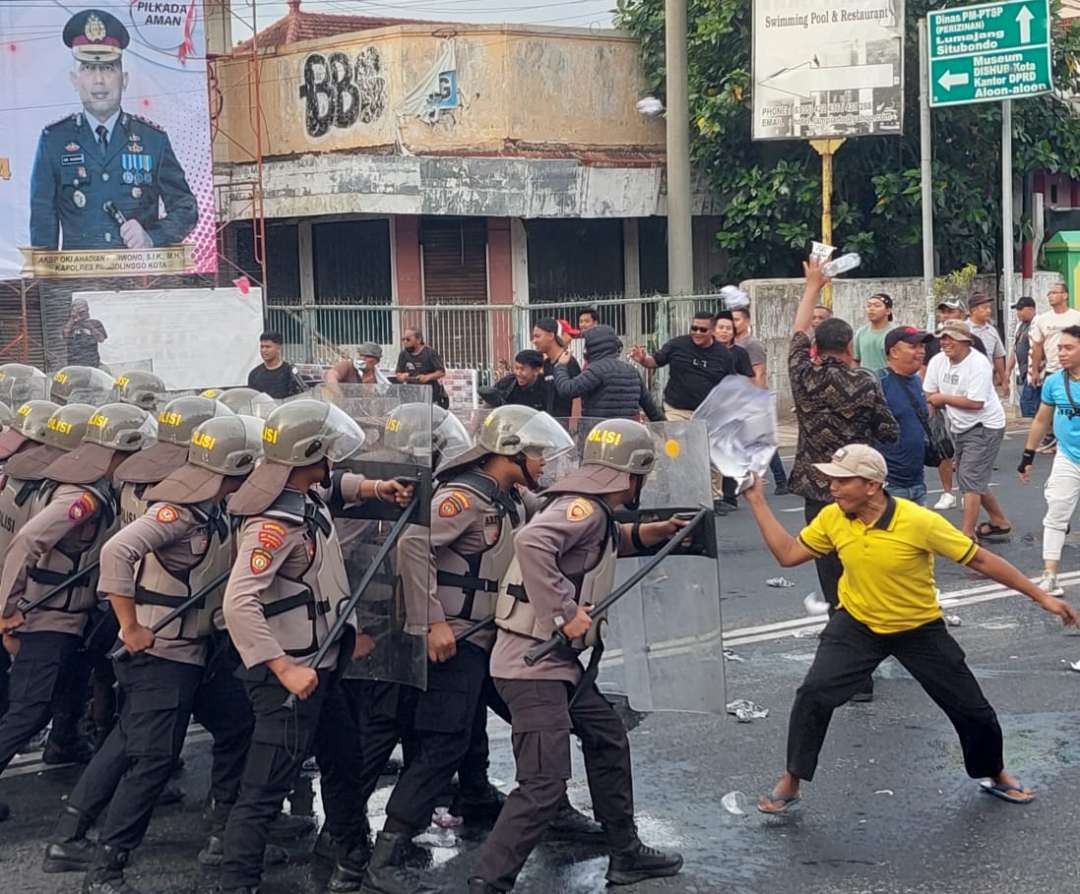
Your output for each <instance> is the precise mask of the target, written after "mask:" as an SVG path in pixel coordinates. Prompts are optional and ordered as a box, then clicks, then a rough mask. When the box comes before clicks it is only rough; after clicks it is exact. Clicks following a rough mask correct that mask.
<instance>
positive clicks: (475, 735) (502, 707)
mask: <svg viewBox="0 0 1080 894" xmlns="http://www.w3.org/2000/svg"><path fill="white" fill-rule="evenodd" d="M489 663H490V662H489ZM488 708H490V709H491V710H492V711H494V712H495V713H496V714H497V715H498V716H499V717H501V718H502V719H503V720H505V721H506V722H507V723H510V708H509V707H507V704H506V702H505V701H503V697H502V696H501V695H499V690H498V689H496V688H495V681H494V680H492V679H491V675H490V673H488V674H485V676H484V690H483V692H482V693H481V696H480V705H479V706H478V707H477V709H476V714H475V716H474V717H473V728H472V736H471V737H470V738H469V749H468V751H466V752H465V757H464V758H462V760H461V766H460V767H458V780H459V781H460V783H461V789H462V790H463V791H468V790H469V789H472V790H473V791H479V790H480V789H485V788H486V787H487V786H488V785H489V784H490V781H491V780H490V779H489V778H488V767H489V766H490V765H491V747H490V743H489V742H488V732H487V724H488V715H487V712H488Z"/></svg>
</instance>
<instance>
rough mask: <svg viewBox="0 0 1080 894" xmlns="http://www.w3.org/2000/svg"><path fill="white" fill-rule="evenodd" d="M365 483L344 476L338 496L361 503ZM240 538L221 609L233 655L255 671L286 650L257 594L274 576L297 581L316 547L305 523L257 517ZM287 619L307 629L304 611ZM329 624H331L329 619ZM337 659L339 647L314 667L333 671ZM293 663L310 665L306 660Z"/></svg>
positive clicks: (250, 520)
mask: <svg viewBox="0 0 1080 894" xmlns="http://www.w3.org/2000/svg"><path fill="white" fill-rule="evenodd" d="M363 481H364V476H363V475H356V474H352V473H349V474H346V475H343V476H342V478H341V493H342V497H343V498H344V500H345V503H346V504H348V503H358V502H360V484H361V482H363ZM315 490H316V492H317V493H319V494H320V496H322V497H324V498H325V497H327V496H328V493H327V491H326V490H325V488H316V489H315ZM238 539H239V547H238V549H237V554H236V562H235V563H234V564H233V568H232V573H231V574H230V575H229V582H228V584H227V586H226V587H225V596H224V604H223V606H222V610H223V612H224V614H225V626H226V628H227V629H228V631H229V636H230V637H231V639H232V641H233V645H234V646H236V651H237V652H239V653H240V659H241V660H242V661H243V662H244V666H245V667H247V668H253V667H255V666H256V665H259V664H264V663H266V662H267V661H273V660H274V659H275V658H281V657H283V656H284V655H285V650H284V649H283V648H282V647H281V644H280V643H278V641H277V639H276V638H275V637H274V634H273V632H272V631H271V630H270V625H269V624H268V623H267V620H266V616H265V615H264V614H263V609H262V603H261V602H260V600H259V596H260V595H261V594H262V593H264V592H265V591H266V590H267V588H268V587H269V586H270V585H271V584H272V583H273V582H274V578H275V577H276V576H277V575H278V574H281V575H282V576H284V577H287V578H291V579H293V580H299V579H300V577H301V575H303V574H304V572H305V571H306V570H307V568H308V566H309V565H310V564H311V561H312V559H313V558H314V557H315V550H316V549H317V543H316V541H315V539H314V538H313V537H312V536H311V535H310V534H309V533H308V530H307V527H306V526H305V525H302V524H293V523H290V522H287V521H284V520H282V519H278V518H269V517H266V516H260V515H255V516H251V517H250V518H247V519H245V520H244V524H243V526H242V527H241V529H240V535H239V538H238ZM334 595H340V594H330V593H321V594H320V593H316V594H315V598H316V600H320V599H328V598H331V597H333V596H334ZM288 615H290V616H291V617H290V618H289V620H290V621H294V623H297V624H301V625H304V627H305V629H309V628H310V626H311V621H310V620H309V619H308V616H307V613H306V612H303V611H294V612H289V613H288ZM327 621H328V623H329V624H332V623H333V619H332V618H330V617H329V616H328V618H327ZM337 658H338V646H337V645H336V644H335V645H334V646H331V647H330V649H329V650H327V653H326V656H325V657H324V658H323V660H322V662H321V663H320V664H319V665H318V669H319V670H322V669H325V668H332V667H336V666H337ZM294 660H295V661H296V662H297V663H299V664H308V665H310V656H309V657H306V658H296V659H294Z"/></svg>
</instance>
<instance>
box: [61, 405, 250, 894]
mask: <svg viewBox="0 0 1080 894" xmlns="http://www.w3.org/2000/svg"><path fill="white" fill-rule="evenodd" d="M181 400H184V401H188V402H196V401H201V402H203V403H207V404H210V403H212V402H211V401H206V400H205V399H201V398H183V399H181ZM175 404H177V402H176V401H174V402H173V405H175ZM194 409H196V410H197V409H198V406H197V405H196V406H195V407H194ZM207 412H209V413H210V414H213V412H214V408H213V407H210V408H208V409H207ZM162 415H163V416H165V415H166V414H164V413H163V414H162ZM173 415H174V417H176V416H180V415H182V414H181V413H180V412H179V411H177V410H174V414H173ZM177 421H178V422H179V425H178V426H174V427H178V428H182V426H183V420H182V419H180V420H177ZM257 422H258V420H251V423H257ZM251 423H249V422H247V421H245V420H244V419H243V418H241V417H238V416H235V415H227V416H220V417H216V418H214V417H211V418H209V419H207V420H206V421H204V422H203V423H202V424H200V425H199V426H198V427H196V428H195V430H194V431H193V432H192V433H191V435H190V441H191V446H190V450H189V454H188V461H187V463H186V464H184V465H182V466H181V467H180V468H178V469H176V470H175V471H173V472H172V473H171V474H170V475H168V477H166V478H165V479H164V480H163V481H161V482H160V483H158V484H156V485H154V486H153V487H151V488H150V489H149V490H148V491H147V492H146V494H145V498H146V500H147V504H148V508H147V510H146V512H145V514H144V515H142V516H141V517H140V518H138V519H136V520H135V521H134V522H132V523H131V524H130V525H128V526H127V527H125V528H123V529H122V530H121V531H120V532H119V533H117V534H116V535H114V536H113V537H112V539H110V540H109V542H108V543H107V544H106V545H105V547H104V548H103V549H102V553H101V566H102V567H101V578H100V581H99V584H98V589H99V591H100V593H101V594H102V595H103V596H105V597H108V598H110V599H111V600H113V601H114V602H115V600H116V599H131V600H133V602H134V612H135V617H136V620H137V623H138V624H139V625H140V626H141V627H143V628H146V629H149V628H152V627H153V626H154V625H155V624H157V623H158V622H160V621H162V620H164V619H165V617H166V615H168V614H169V613H170V612H171V611H172V610H173V609H175V608H178V607H180V606H181V604H183V603H184V602H185V601H186V600H187V599H188V598H189V597H191V596H194V595H196V594H198V593H200V592H202V591H204V590H206V588H207V587H208V586H209V585H210V584H211V583H212V582H213V581H215V580H217V579H218V578H219V577H220V576H221V575H222V573H224V572H227V571H228V570H229V568H230V567H231V565H232V559H233V544H232V530H231V526H230V524H229V521H228V518H227V516H226V514H225V505H224V500H223V499H222V498H221V497H220V494H221V491H222V487H223V485H224V484H225V483H226V480H227V479H232V480H234V481H237V480H243V478H245V477H246V476H247V475H248V474H249V473H250V472H251V471H252V470H253V469H254V467H255V460H256V458H257V457H258V455H259V452H260V450H261V433H262V428H261V425H252V424H251ZM169 446H174V445H169ZM142 458H143V457H142V456H141V455H136V456H134V457H132V458H131V459H130V460H128V463H138V462H139V460H141V459H142ZM161 462H162V458H161V457H154V458H153V462H151V463H150V465H151V466H157V465H159V464H160V463H161ZM128 463H125V464H124V465H125V466H126V465H127V464H128ZM122 468H123V467H122ZM138 473H139V470H135V472H134V473H133V474H136V475H137V476H138ZM223 589H224V586H223V584H219V585H218V586H216V587H214V588H213V589H212V590H211V591H209V592H207V593H206V594H205V596H204V598H203V600H202V601H201V603H199V604H198V605H195V606H193V607H191V608H190V609H189V610H188V611H187V612H185V613H184V614H183V615H181V616H180V617H179V618H177V619H176V620H174V621H172V622H170V623H169V624H167V625H166V626H165V627H163V628H162V629H161V630H160V631H159V632H158V633H157V634H156V635H155V636H154V640H153V643H152V645H150V646H149V647H148V648H147V649H145V650H143V651H140V652H139V653H137V654H135V655H133V656H131V657H130V658H128V659H127V660H121V661H118V662H117V665H116V671H117V677H118V678H119V680H120V684H121V686H122V688H123V690H124V694H125V699H124V706H123V709H122V712H121V720H120V724H119V725H118V726H117V728H116V729H115V730H114V731H113V733H112V735H110V736H109V739H108V742H107V743H106V744H105V747H104V748H102V749H101V751H99V752H98V754H97V755H95V757H94V759H93V761H92V762H91V763H90V765H89V766H88V767H87V769H86V771H85V772H84V773H83V778H82V779H81V780H80V782H79V785H78V786H76V789H75V792H74V793H73V795H72V798H71V800H70V803H69V805H68V809H67V810H66V812H67V813H68V814H69V815H70V819H69V820H68V821H69V822H75V823H78V824H79V825H81V826H82V828H81V829H78V830H76V831H81V832H82V834H83V835H85V831H86V829H87V828H89V826H90V824H91V822H93V820H94V819H95V818H96V817H97V816H98V815H99V814H100V813H101V812H102V810H103V809H104V807H105V805H106V804H107V805H108V810H107V812H106V813H105V817H104V820H103V821H102V822H101V823H100V824H99V833H98V849H97V853H96V856H95V859H94V864H93V867H92V868H91V869H90V873H89V875H88V876H87V879H86V883H85V884H84V885H83V891H84V892H87V894H111V892H113V891H119V890H122V888H121V887H120V882H121V880H122V878H123V876H122V867H123V864H124V863H126V862H127V855H128V854H129V853H130V852H131V851H132V850H134V849H135V848H136V847H138V846H139V844H140V843H141V842H142V839H143V837H144V835H145V833H146V829H147V826H148V825H149V823H150V818H151V815H152V813H153V809H154V804H155V802H156V801H157V798H158V796H159V794H160V793H161V792H162V791H163V790H164V788H165V785H166V783H167V782H168V780H169V776H170V774H171V773H172V769H173V767H174V765H175V762H176V759H177V758H178V757H179V755H180V750H181V748H182V747H183V743H184V736H185V734H186V732H187V728H188V724H189V722H190V719H191V717H192V716H194V717H195V718H196V720H198V722H199V723H201V724H202V725H203V726H205V727H206V728H207V729H208V730H209V731H210V733H211V734H212V735H213V737H214V747H213V765H212V768H211V786H210V795H211V798H212V799H213V803H214V804H215V806H218V807H222V808H224V810H225V812H226V813H227V810H228V807H229V806H230V805H232V804H233V803H234V802H235V800H236V797H237V794H238V791H239V787H240V778H241V775H242V773H243V767H244V760H245V758H246V756H247V750H248V745H249V742H250V739H251V732H252V728H253V727H254V717H253V716H252V713H251V707H250V703H249V702H248V700H247V696H246V693H245V692H244V689H243V686H242V685H241V684H240V681H239V680H236V678H235V677H234V676H233V672H234V671H235V670H236V667H237V666H238V665H239V659H238V658H236V657H234V653H232V650H231V648H230V647H229V644H228V638H227V636H226V635H225V634H224V632H223V631H222V628H223V626H224V625H223V621H222V618H221V611H220V605H221V597H222V591H223ZM219 631H222V632H219ZM117 769H118V770H119V778H116V771H117ZM95 776H96V777H98V778H97V779H95V778H93V777H95ZM102 778H108V779H109V780H110V781H111V782H112V784H113V787H114V788H115V793H114V794H113V795H112V798H111V802H110V801H109V798H108V794H107V793H108V792H109V791H110V788H109V786H102V784H101V782H102ZM90 790H95V791H98V792H101V791H104V792H105V795H104V801H102V800H101V796H100V795H99V796H98V801H97V802H96V803H94V802H93V801H91V802H89V803H88V801H87V799H86V798H85V797H84V792H88V791H90ZM72 811H77V813H72ZM222 818H223V817H222ZM46 859H48V855H47V857H46Z"/></svg>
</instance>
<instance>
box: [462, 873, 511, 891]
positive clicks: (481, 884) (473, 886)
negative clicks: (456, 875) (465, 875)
mask: <svg viewBox="0 0 1080 894" xmlns="http://www.w3.org/2000/svg"><path fill="white" fill-rule="evenodd" d="M469 894H503V889H502V888H496V887H495V886H494V885H489V884H488V883H487V882H485V881H484V880H483V879H482V878H480V877H479V876H476V875H474V876H473V877H472V878H471V879H469Z"/></svg>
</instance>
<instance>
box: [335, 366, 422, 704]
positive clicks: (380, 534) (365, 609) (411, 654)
mask: <svg viewBox="0 0 1080 894" xmlns="http://www.w3.org/2000/svg"><path fill="white" fill-rule="evenodd" d="M315 391H316V393H317V396H319V397H321V398H322V399H327V398H332V401H331V402H332V403H334V404H335V405H337V406H338V407H340V408H341V409H342V410H344V411H345V413H347V414H348V415H349V416H350V417H351V418H352V419H354V420H356V421H357V422H358V423H359V424H360V425H361V427H362V428H363V429H364V432H365V435H368V437H367V438H366V439H365V442H364V445H363V447H362V448H361V449H360V450H359V451H358V452H357V453H355V454H353V455H352V456H351V457H349V459H347V460H345V461H344V462H341V463H338V464H337V465H335V467H334V471H335V473H341V472H357V473H360V474H362V475H364V476H365V477H368V478H376V479H383V480H386V479H394V478H396V479H400V480H406V479H407V480H408V481H411V482H414V485H415V491H416V494H417V502H416V506H415V508H414V510H413V515H412V520H411V523H410V524H409V525H408V526H407V527H406V528H405V530H404V532H403V533H402V535H401V537H400V538H399V539H398V541H397V543H396V544H395V546H394V547H393V548H392V549H391V550H390V551H389V552H388V553H387V554H386V557H385V558H384V559H383V560H382V562H381V565H380V567H379V568H377V569H376V572H375V576H374V578H373V579H372V581H371V583H370V584H369V585H368V587H367V589H366V590H365V591H364V595H363V597H362V598H361V601H360V605H359V608H358V618H357V619H358V622H359V624H360V627H361V629H362V630H363V631H364V632H365V633H367V634H368V635H369V636H371V637H372V639H373V640H374V641H375V649H374V651H373V652H372V653H371V654H370V655H368V656H367V657H366V658H362V659H359V660H356V661H353V662H352V664H351V665H350V666H349V668H348V669H347V671H346V676H348V677H351V678H354V679H369V680H382V681H390V682H396V683H404V684H406V685H409V686H416V687H419V688H421V689H423V688H426V686H427V628H428V618H427V600H426V598H425V599H419V598H409V596H410V594H411V593H418V592H420V591H422V592H423V593H425V594H426V593H427V592H428V589H429V580H430V575H431V574H432V573H433V572H432V571H431V569H430V562H429V560H428V557H429V556H430V550H429V549H428V539H429V538H428V532H429V529H430V525H431V522H430V507H431V489H432V481H431V473H432V468H431V466H432V449H431V445H432V439H433V432H432V421H431V420H432V415H431V406H432V405H431V389H430V388H428V387H426V386H422V385H419V386H418V385H337V386H335V387H334V390H333V393H330V392H329V391H325V390H324V389H322V388H316V389H315ZM402 405H408V406H410V407H415V406H419V407H421V408H423V409H424V412H421V413H417V412H411V413H409V414H408V417H407V424H408V425H409V426H410V430H409V431H408V433H407V435H408V436H407V437H404V438H400V437H398V436H399V435H402V434H405V433H404V432H402V431H401V430H400V426H399V423H400V424H401V425H403V424H405V423H404V422H401V421H400V420H399V419H398V418H396V416H395V412H394V411H395V410H397V409H398V408H399V407H400V406H402ZM388 425H389V426H391V427H392V428H394V430H393V431H388ZM333 480H334V482H335V485H336V486H335V487H333V488H332V489H331V501H330V506H331V510H332V512H333V514H334V519H335V521H334V524H335V526H336V528H337V532H338V538H339V540H340V541H341V550H342V554H343V555H344V557H345V566H346V570H347V572H348V576H349V583H350V585H352V586H355V585H356V584H357V582H358V581H359V580H360V578H361V577H362V576H363V574H364V573H365V572H366V571H367V570H368V568H369V567H370V566H371V564H372V561H373V560H374V559H375V558H376V554H377V553H379V552H380V548H381V547H382V546H383V544H384V543H385V541H386V538H387V536H388V534H389V533H390V531H391V529H392V528H393V526H394V522H395V521H396V520H397V519H398V518H399V517H400V515H401V509H400V508H399V507H398V506H396V505H394V504H392V503H384V502H380V501H375V500H366V501H363V502H361V503H355V504H348V503H346V502H344V498H343V495H342V493H341V488H340V486H339V484H340V476H338V475H335V476H334V478H333ZM345 491H346V492H347V491H348V488H347V487H346V488H345ZM344 496H347V493H346V494H345V495H344ZM406 538H407V541H408V542H407V543H405V542H404V541H405V539H406ZM406 555H407V556H408V557H409V561H408V567H405V563H404V561H403V560H404V559H405V556H406ZM421 557H422V561H421ZM406 574H407V575H408V579H407V580H405V579H404V576H405V575H406Z"/></svg>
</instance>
